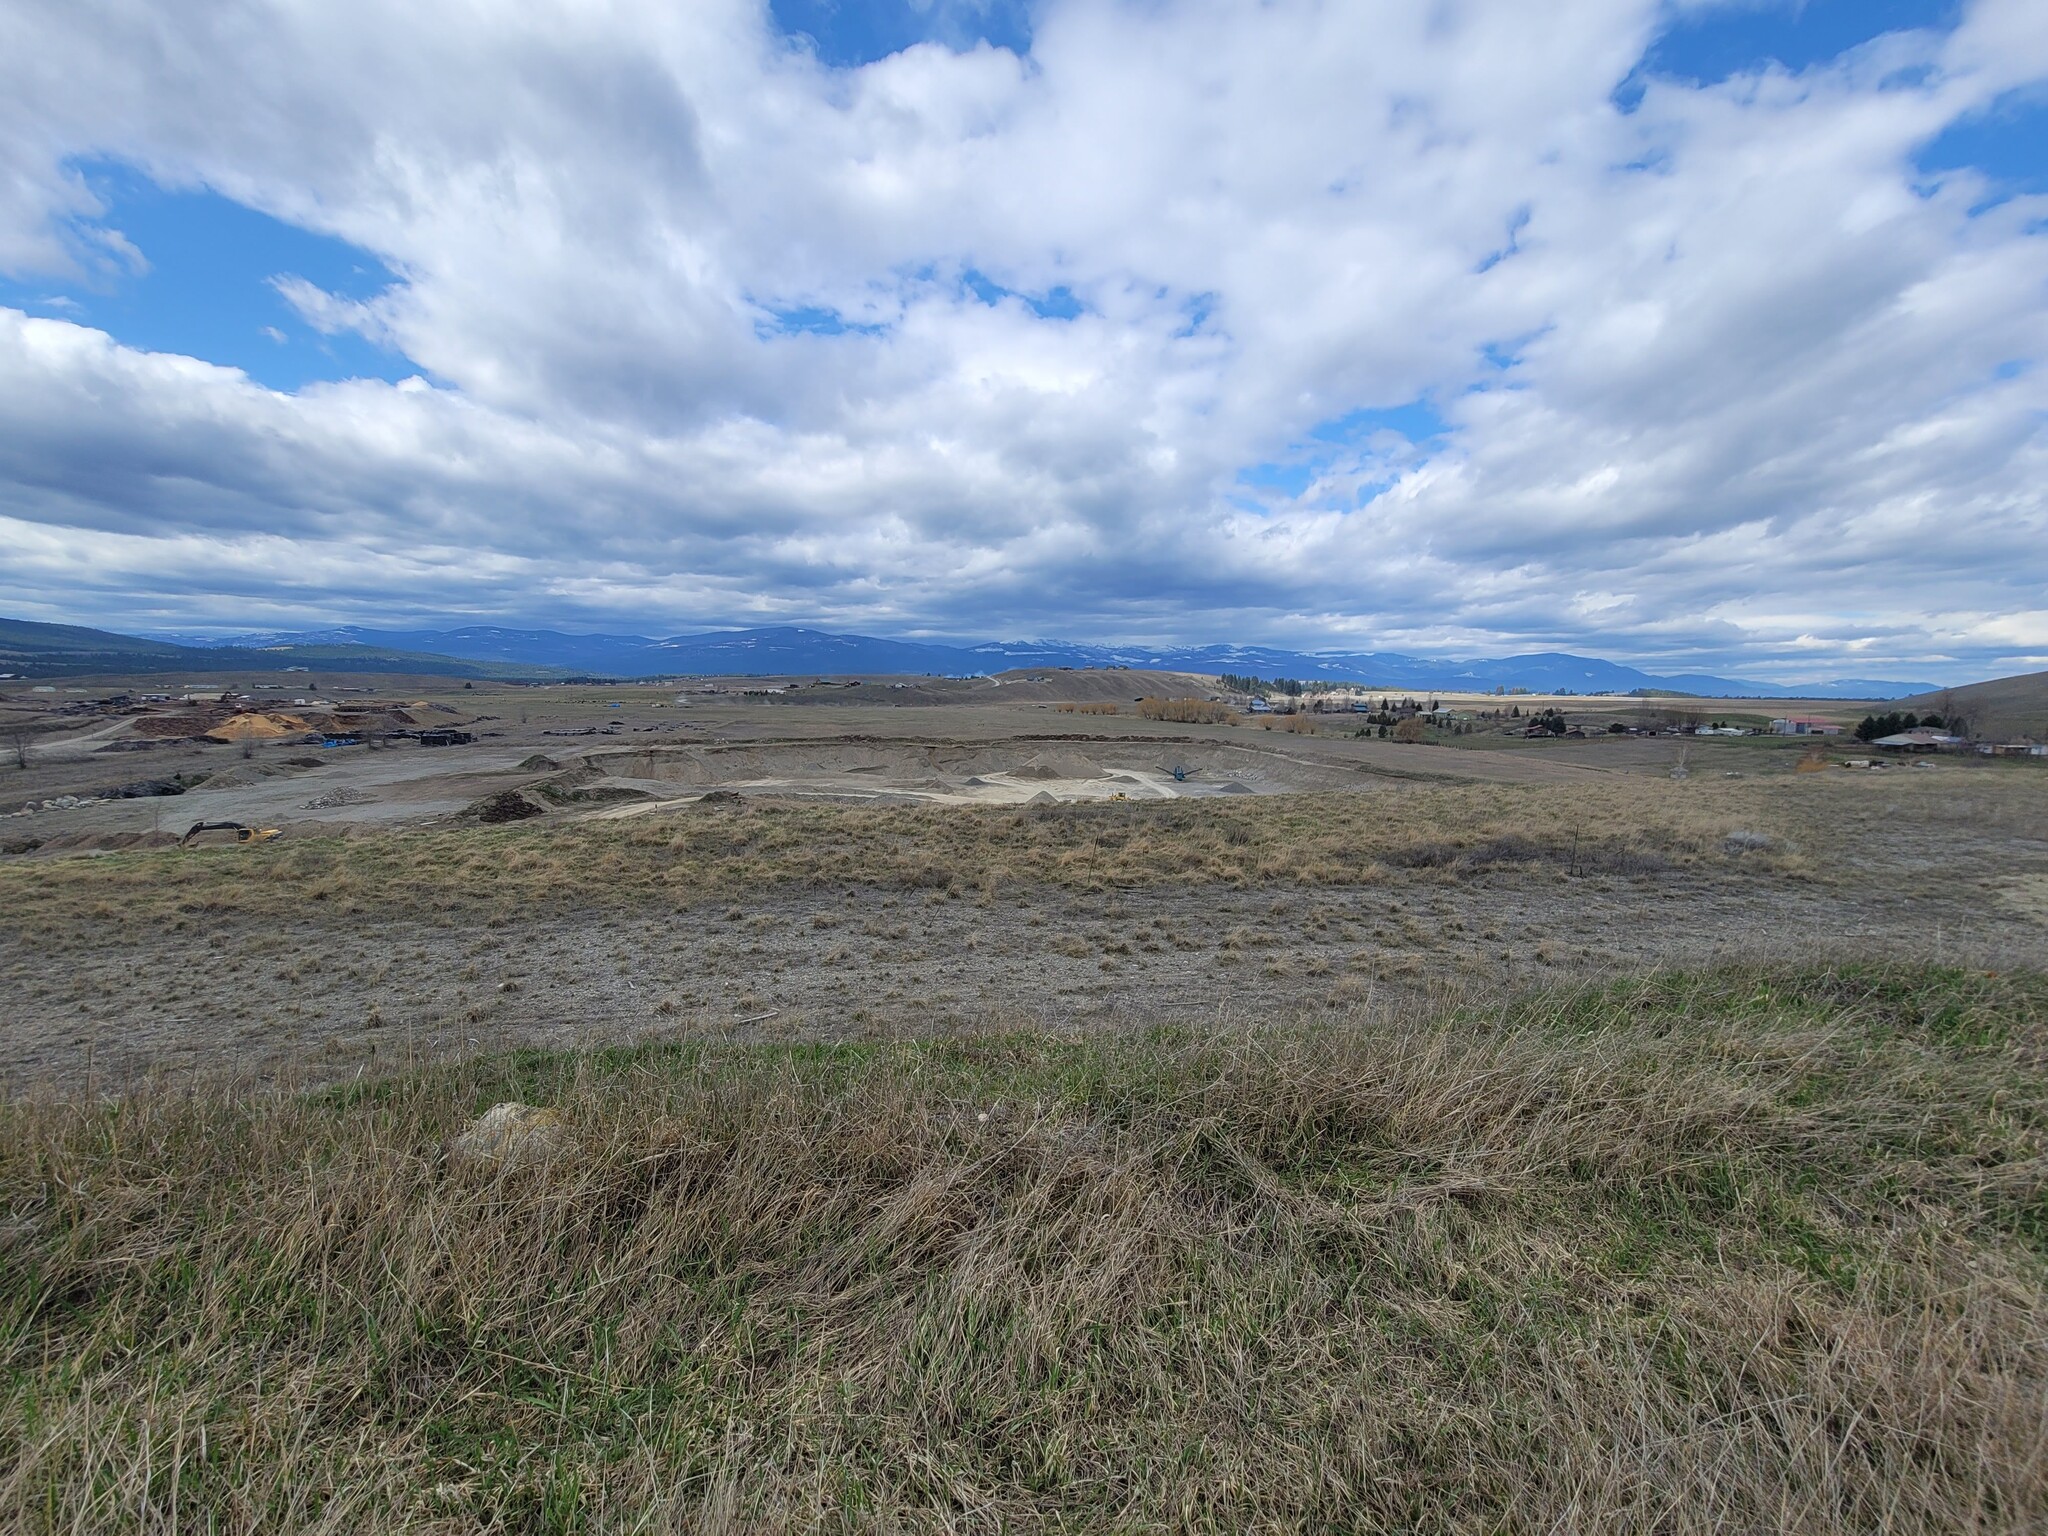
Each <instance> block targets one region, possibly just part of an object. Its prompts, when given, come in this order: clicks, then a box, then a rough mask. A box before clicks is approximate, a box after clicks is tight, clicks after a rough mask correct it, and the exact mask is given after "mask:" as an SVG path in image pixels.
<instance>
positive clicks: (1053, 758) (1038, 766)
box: [1010, 749, 1104, 779]
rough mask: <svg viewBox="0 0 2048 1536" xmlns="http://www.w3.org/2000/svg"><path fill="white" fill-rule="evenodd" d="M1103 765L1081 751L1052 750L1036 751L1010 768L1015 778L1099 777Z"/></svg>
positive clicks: (1101, 774) (1102, 771) (1012, 776)
mask: <svg viewBox="0 0 2048 1536" xmlns="http://www.w3.org/2000/svg"><path fill="white" fill-rule="evenodd" d="M1103 773H1104V770H1103V767H1102V765H1101V764H1100V763H1097V762H1093V761H1091V760H1090V759H1088V758H1086V757H1084V756H1082V755H1081V754H1080V753H1079V752H1073V751H1060V750H1057V749H1055V750H1051V751H1046V752H1034V753H1032V755H1031V756H1030V757H1027V758H1026V759H1025V760H1024V761H1023V762H1022V763H1020V764H1019V765H1018V766H1017V767H1015V768H1012V769H1011V770H1010V777H1011V778H1013V779H1099V778H1101V777H1103Z"/></svg>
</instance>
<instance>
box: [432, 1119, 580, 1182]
mask: <svg viewBox="0 0 2048 1536" xmlns="http://www.w3.org/2000/svg"><path fill="white" fill-rule="evenodd" d="M567 1141H568V1137H567V1134H566V1127H565V1126H564V1125H563V1123H562V1117H561V1115H560V1113H559V1112H557V1111H555V1110H552V1109H538V1108H535V1107H534V1106H533V1105H531V1104H493V1105H492V1106H491V1107H490V1108H489V1109H487V1110H485V1111H484V1112H483V1113H482V1114H481V1115H478V1116H477V1117H476V1119H474V1120H472V1121H470V1122H469V1124H468V1125H466V1126H464V1127H463V1128H462V1130H461V1132H460V1133H458V1134H457V1135H456V1136H455V1137H454V1139H453V1140H451V1141H450V1142H449V1143H448V1161H449V1162H450V1163H451V1164H454V1165H457V1166H461V1167H469V1168H481V1169H492V1168H519V1167H525V1166H527V1165H529V1164H532V1163H543V1162H546V1161H547V1160H548V1159H549V1158H551V1157H553V1156H555V1155H556V1154H557V1153H559V1152H560V1151H561V1150H562V1149H563V1147H564V1146H565V1145H566V1144H567Z"/></svg>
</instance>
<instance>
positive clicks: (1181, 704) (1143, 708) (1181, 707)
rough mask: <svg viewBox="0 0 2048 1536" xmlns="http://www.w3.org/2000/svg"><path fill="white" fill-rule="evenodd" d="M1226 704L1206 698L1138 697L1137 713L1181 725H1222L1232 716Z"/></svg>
mask: <svg viewBox="0 0 2048 1536" xmlns="http://www.w3.org/2000/svg"><path fill="white" fill-rule="evenodd" d="M1232 714H1233V711H1232V710H1231V708H1230V706H1229V705H1227V704H1212V703H1211V702H1210V701H1209V700H1207V699H1140V700H1138V715H1139V717H1140V718H1142V719H1145V720H1171V721H1175V722H1177V723H1179V724H1182V725H1222V724H1223V723H1224V722H1226V721H1228V720H1229V719H1230V718H1231V717H1232Z"/></svg>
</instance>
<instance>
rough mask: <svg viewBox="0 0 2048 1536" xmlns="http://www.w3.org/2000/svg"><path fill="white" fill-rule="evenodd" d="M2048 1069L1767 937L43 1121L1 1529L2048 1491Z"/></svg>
mask: <svg viewBox="0 0 2048 1536" xmlns="http://www.w3.org/2000/svg"><path fill="white" fill-rule="evenodd" d="M1210 809H1213V808H1210ZM757 824H758V822H757ZM641 835H642V834H641V833H640V832H638V831H636V832H633V833H630V834H624V837H625V841H624V842H623V843H622V844H621V846H623V847H628V848H630V847H632V846H634V845H633V843H632V842H631V839H632V838H635V837H638V836H641ZM495 846H499V847H501V848H503V849H506V850H518V849H520V848H522V846H523V845H522V844H521V843H520V842H519V841H518V839H517V838H516V836H515V837H511V838H510V839H508V840H507V841H505V842H503V843H502V844H497V845H495ZM1224 846H1226V847H1227V846H1230V845H1229V844H1228V842H1227V840H1226V842H1225V844H1224ZM323 856H329V857H333V856H336V855H323ZM819 856H820V857H826V856H829V855H824V854H821V855H819ZM258 888H259V889H260V887H258ZM2044 1065H2048V977H2043V976H2042V975H2039V974H2017V975H2000V976H1987V975H1984V974H1982V973H1981V972H1963V971H1956V970H1947V969H1940V968H1933V967H1896V968H1865V969H1843V968H1826V969H1800V970H1780V971H1769V970H1755V969H1724V970H1712V971H1706V972H1700V973H1695V974H1690V975H1685V976H1669V977H1664V978H1660V979H1654V980H1637V981H1627V982H1612V983H1606V984H1602V985H1599V986H1591V987H1586V986H1582V987H1574V988H1571V989H1565V990H1553V991H1549V992H1541V993H1534V994H1530V995H1527V996H1524V997H1522V998H1520V999H1519V1000H1517V1001H1514V1002H1511V1003H1507V1004H1489V1005H1484V1006H1482V1005H1479V1004H1477V1003H1465V1004H1461V1003H1459V1002H1458V1001H1457V1000H1456V999H1455V998H1451V999H1445V1000H1441V1001H1440V1002H1439V1003H1438V1004H1436V1005H1434V1006H1431V1007H1428V1008H1423V1007H1420V1006H1418V1007H1417V1009H1416V1011H1414V1012H1413V1013H1412V1014H1411V1015H1410V1016H1407V1017H1405V1018H1398V1019H1392V1020H1389V1019H1386V1018H1377V1019H1374V1020H1367V1019H1365V1018H1364V1017H1360V1018H1358V1019H1355V1020H1352V1021H1351V1022H1349V1023H1347V1024H1342V1025H1330V1024H1325V1025H1322V1026H1315V1025H1310V1024H1307V1023H1302V1022H1298V1021H1297V1022H1290V1021H1289V1020H1287V1019H1285V1018H1279V1019H1274V1020H1272V1021H1270V1022H1268V1023H1266V1024H1264V1025H1262V1026H1260V1027H1258V1028H1256V1029H1251V1030H1245V1031H1240V1032H1231V1033H1224V1034H1221V1035H1218V1034H1216V1033H1206V1034H1178V1033H1152V1034H1145V1035H1139V1036H1132V1035H1124V1036H1114V1035H1094V1036H1081V1035H1075V1036H1072V1037H1064V1036H1047V1035H1014V1034H1007V1035H987V1036H982V1037H978V1038H976V1037H968V1038H961V1039H957V1040H953V1041H947V1042H928V1043H923V1044H910V1043H884V1044H876V1045H852V1044H848V1045H836V1046H809V1047H761V1046H754V1047H743V1046H734V1045H695V1046H690V1045H663V1046H646V1047H641V1048H637V1049H632V1050H618V1051H611V1052H600V1053H596V1054H585V1055H572V1056H564V1055H546V1054H519V1055H510V1056H500V1057H494V1058H486V1059H484V1060H482V1061H475V1062H470V1063H465V1064H463V1065H462V1066H460V1067H459V1068H458V1067H450V1068H446V1069H438V1068H437V1069H429V1070H425V1071H421V1072H416V1073H412V1074H408V1075H405V1076H402V1077H398V1078H394V1079H390V1080H384V1081H365V1082H362V1083H359V1084H355V1085H352V1086H350V1087H347V1088H343V1089H327V1090H322V1091H318V1092H307V1093H293V1092H285V1091H269V1090H266V1091H262V1092H258V1091H255V1090H236V1089H234V1088H231V1087H221V1086H215V1087H202V1088H199V1089H197V1090H194V1091H189V1092H173V1091H170V1090H168V1089H163V1088H158V1089H154V1090H149V1091H145V1092H142V1093H139V1094H137V1095H134V1096H132V1097H129V1098H127V1099H125V1100H123V1101H120V1102H118V1103H105V1104H96V1103H81V1102H70V1103H61V1102H54V1101H53V1102H47V1103H40V1104H38V1103H27V1104H17V1105H14V1106H11V1107H8V1108H5V1109H0V1117H4V1120H5V1125H4V1131H0V1199H4V1202H5V1210H4V1215H0V1245H4V1246H0V1357H4V1358H0V1365H4V1371H5V1375H4V1382H5V1386H4V1389H0V1526H4V1527H5V1528H7V1529H9V1530H16V1531H23V1532H53V1533H54V1532H59V1531H64V1532H70V1531H86V1530H90V1531H136V1532H145V1531H146V1532H168V1531H172V1530H178V1531H194V1532H199V1531H224V1532H240V1531H254V1530H259V1529H260V1530H279V1529H290V1530H320V1531H336V1532H343V1531H346V1532H364V1531H373V1532H374V1531H383V1530H397V1529H405V1530H418V1531H448V1532H455V1531H463V1532H469V1531H478V1530H503V1531H522V1532H526V1531H531V1532H562V1533H566V1532H610V1531H669V1530H708V1531H717V1530H804V1531H836V1530H853V1529H896V1530H906V1531H919V1530H931V1531H942V1530H943V1531H963V1530H997V1529H1007V1530H1082V1529H1116V1530H1214V1531H1233V1532H1235V1531H1247V1530H1261V1531H1265V1530H1271V1531H1291V1530H1329V1529H1345V1530H1390V1531H1391V1530H1415V1529H1422V1530H1440V1531H1472V1532H1479V1531H1486V1532H1503V1531H1524V1530H1527V1531H1537V1530H1545V1531H1554V1530H1573V1531H1616V1532H1620V1531H1629V1532H1636V1531H1644V1530H1658V1531H1667V1532H1686V1531H1707V1530H1726V1529H1742V1530H1791V1531H1851V1530H1853V1531H1899V1532H1905V1531H1916V1532H1917V1531H1928V1530H1965V1529H1967V1530H1986V1531H1988V1530H2010V1531H2020V1530H2039V1529H2042V1528H2043V1527H2044V1525H2048V1435H2044V1423H2048V1306H2044V1302H2048V1268H2044V1265H2048V1074H2044V1072H2043V1070H2042V1069H2043V1067H2044ZM510 1099H516V1100H521V1101H524V1102H528V1103H533V1104H539V1105H546V1106H550V1107H553V1108H555V1109H557V1110H559V1112H560V1113H561V1115H562V1116H563V1118H564V1122H565V1124H566V1128H567V1129H566V1133H565V1136H564V1139H563V1140H562V1142H561V1143H560V1144H559V1145H558V1146H557V1147H556V1149H555V1151H554V1153H553V1155H552V1156H550V1157H549V1158H547V1159H546V1160H544V1161H541V1162H539V1163H537V1164H534V1165H530V1166H525V1167H518V1168H505V1169H500V1170H498V1171H497V1172H495V1173H490V1172H486V1173H476V1172H469V1173H464V1172H463V1171H461V1170H460V1169H459V1168H458V1167H456V1166H454V1165H451V1164H450V1163H449V1162H448V1161H447V1160H446V1159H445V1158H444V1157H443V1156H442V1153H441V1148H442V1146H443V1144H444V1142H445V1140H446V1138H448V1137H449V1136H450V1135H451V1133H453V1132H455V1131H457V1130H458V1129H459V1128H460V1127H461V1126H462V1125H463V1124H464V1123H465V1122H466V1121H467V1120H468V1119H469V1118H470V1117H471V1116H473V1115H475V1114H476V1113H478V1112H479V1111H480V1110H482V1109H484V1108H485V1107H487V1106H488V1105H490V1104H492V1103H493V1102H495V1101H499V1100H510Z"/></svg>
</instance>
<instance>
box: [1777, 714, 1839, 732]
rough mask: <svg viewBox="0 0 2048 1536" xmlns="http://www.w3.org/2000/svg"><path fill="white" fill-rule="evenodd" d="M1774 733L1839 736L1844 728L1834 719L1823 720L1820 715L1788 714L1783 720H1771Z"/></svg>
mask: <svg viewBox="0 0 2048 1536" xmlns="http://www.w3.org/2000/svg"><path fill="white" fill-rule="evenodd" d="M1771 730H1772V732H1773V734H1775V735H1779V736H1839V735H1841V734H1842V728H1841V727H1840V726H1839V725H1837V724H1835V722H1834V721H1832V720H1823V719H1822V718H1821V717H1820V716H1819V715H1787V716H1786V717H1785V718H1784V719H1782V720H1773V721H1772V722H1771Z"/></svg>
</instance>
